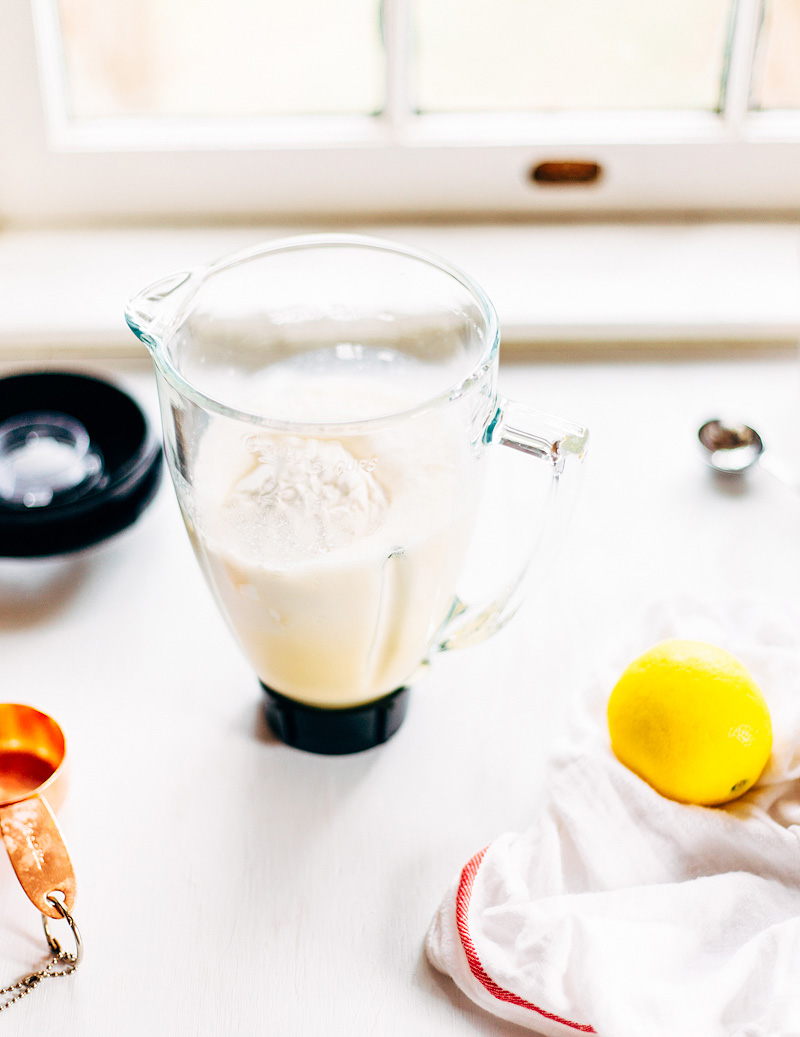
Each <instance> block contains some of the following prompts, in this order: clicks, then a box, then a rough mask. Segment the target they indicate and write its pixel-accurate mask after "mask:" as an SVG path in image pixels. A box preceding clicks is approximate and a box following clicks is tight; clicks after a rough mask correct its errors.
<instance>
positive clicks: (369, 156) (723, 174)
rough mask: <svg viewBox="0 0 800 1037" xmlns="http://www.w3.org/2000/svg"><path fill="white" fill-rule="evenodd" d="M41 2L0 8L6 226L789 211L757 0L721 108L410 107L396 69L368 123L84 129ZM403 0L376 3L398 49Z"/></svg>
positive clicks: (795, 125)
mask: <svg viewBox="0 0 800 1037" xmlns="http://www.w3.org/2000/svg"><path fill="white" fill-rule="evenodd" d="M48 3H50V0H3V4H2V6H0V134H1V135H2V136H0V139H2V141H3V144H2V145H1V146H0V219H2V220H3V221H4V222H5V223H6V225H9V226H25V225H51V226H58V225H64V224H68V223H70V222H72V223H74V222H82V223H95V224H98V223H100V224H103V223H109V222H112V223H120V222H131V221H143V220H148V219H150V220H152V219H158V220H162V219H178V220H184V221H185V220H191V219H201V220H202V219H205V220H207V219H238V218H248V219H252V218H254V217H255V218H265V219H274V218H279V219H284V218H296V217H302V218H320V217H331V216H337V217H339V218H341V217H345V218H350V219H352V218H368V219H371V218H374V217H377V216H381V217H389V218H396V217H407V216H409V215H415V216H419V215H420V214H422V215H427V214H435V215H436V216H439V217H441V216H445V217H447V216H450V217H456V218H457V217H459V216H463V215H464V214H469V216H470V217H471V218H475V216H476V215H478V216H481V215H485V216H488V217H492V216H503V217H505V218H531V217H537V216H540V215H545V216H564V215H568V216H573V217H574V216H576V215H585V216H593V215H597V214H603V215H607V214H627V215H631V214H643V213H646V214H648V215H650V216H652V215H653V214H659V213H663V214H674V213H687V212H692V213H698V212H699V213H706V214H709V213H710V214H748V215H749V214H753V213H763V214H775V213H781V214H793V213H797V212H798V211H800V113H797V112H751V111H749V110H748V93H749V69H750V67H751V64H752V62H753V56H754V48H755V41H756V36H757V29H758V24H759V18H760V15H761V0H737V11H736V19H735V31H734V34H733V42H732V49H731V57H730V61H729V67H728V74H727V83H726V91H725V93H726V103H725V110H724V112H723V113H720V114H717V113H712V112H663V113H636V112H634V113H592V114H585V113H579V112H574V113H567V114H558V113H556V114H546V115H545V114H538V115H502V116H500V115H463V116H455V115H452V116H451V115H426V116H411V117H409V115H408V114H407V113H406V111H405V108H404V102H403V89H404V87H403V84H402V82H401V81H400V79H399V77H397V76H392V77H391V78H390V80H389V83H388V104H387V110H386V112H385V114H384V115H383V116H382V117H379V118H372V117H364V118H357V117H347V118H338V117H325V118H320V119H315V118H288V117H287V118H283V119H274V118H273V119H269V120H260V121H257V120H248V121H237V122H235V123H220V122H214V121H205V122H204V121H202V120H200V121H197V120H195V121H193V122H191V123H189V122H186V123H180V122H177V121H174V122H171V121H163V120H162V121H160V122H156V121H148V120H138V121H136V120H130V121H128V120H126V121H125V122H122V121H121V120H120V121H117V122H116V123H113V122H108V123H105V124H104V123H102V122H98V123H96V124H93V125H91V126H89V125H86V126H82V127H80V126H79V127H76V126H73V125H70V123H69V121H68V120H67V118H66V115H65V112H64V111H63V108H62V107H60V105H61V103H62V102H61V101H60V100H59V99H60V98H61V97H62V95H63V92H62V91H61V90H60V84H59V82H58V77H59V72H58V61H57V53H56V49H55V48H56V41H54V39H53V38H52V33H51V32H50V30H49V23H48V19H47V17H46V8H47V5H48ZM407 3H408V0H394V2H392V0H387V4H386V12H387V15H386V22H385V31H386V37H387V46H388V47H389V48H390V50H391V51H392V53H393V55H394V57H395V58H396V59H402V55H403V49H404V47H405V46H406V34H405V32H404V31H403V26H404V25H405V24H406V23H405V18H406V12H407V8H406V4H407ZM40 54H42V55H44V56H45V59H46V60H45V61H44V62H42V63H40V62H39V60H38V58H39V55H40ZM399 63H400V62H398V61H396V62H395V63H394V64H395V66H397V65H399ZM40 64H41V69H40ZM559 159H561V160H564V159H566V160H570V159H574V160H584V161H593V162H598V163H599V164H600V166H601V168H602V170H603V172H602V175H601V177H600V179H599V180H598V182H597V183H594V184H589V185H578V186H576V185H570V186H553V185H542V184H536V183H533V182H532V181H531V180H530V177H529V173H530V171H531V170H532V168H534V167H535V166H536V165H537V164H538V163H540V162H542V161H548V160H559Z"/></svg>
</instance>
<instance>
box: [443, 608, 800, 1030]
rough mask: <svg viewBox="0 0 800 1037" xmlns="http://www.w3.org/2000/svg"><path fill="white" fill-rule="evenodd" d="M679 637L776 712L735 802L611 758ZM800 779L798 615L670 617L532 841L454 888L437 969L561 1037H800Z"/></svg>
mask: <svg viewBox="0 0 800 1037" xmlns="http://www.w3.org/2000/svg"><path fill="white" fill-rule="evenodd" d="M665 637H688V638H695V639H698V640H704V641H710V642H712V643H714V644H718V645H720V646H721V647H724V648H727V649H728V650H729V651H731V652H733V653H734V654H735V655H737V656H738V657H739V658H740V659H741V660H742V662H744V663H745V665H746V666H747V667H748V668H749V669H750V671H751V673H752V675H753V677H754V678H755V680H756V681H757V682H758V684H759V685H760V687H761V689H762V691H763V692H764V695H765V697H766V699H767V701H768V703H769V706H770V712H771V714H772V721H773V729H774V732H773V733H774V744H773V752H772V757H771V759H770V762H769V763H768V764H767V769H766V771H765V772H764V774H763V776H762V778H761V780H760V781H759V782H758V784H757V785H756V786H755V787H754V788H753V789H751V790H750V791H749V792H748V793H747V794H746V795H745V796H743V797H742V798H740V799H739V800H736V801H734V802H733V803H730V804H727V805H726V806H724V807H698V806H687V805H684V804H680V803H675V802H672V801H670V800H667V799H664V798H663V797H661V796H660V795H659V794H658V793H657V792H655V791H653V789H651V788H650V787H649V786H648V785H647V784H646V783H645V782H643V781H641V780H640V779H639V778H637V777H636V776H635V775H634V774H632V773H631V772H630V771H629V770H627V768H625V767H623V766H622V765H621V764H620V763H619V762H618V761H617V760H616V758H615V757H614V755H613V753H612V751H611V747H610V744H609V739H608V729H607V726H606V718H605V708H606V702H607V699H608V695H609V693H610V691H611V688H612V687H613V685H614V683H615V682H616V680H617V678H618V677H619V675H620V673H621V672H622V670H623V669H624V667H625V666H626V665H627V663H628V662H630V661H631V660H632V659H633V658H634V657H635V656H636V655H638V654H639V653H640V652H642V651H644V650H646V649H647V648H648V647H650V646H651V645H652V644H654V643H655V642H657V641H659V640H661V639H662V638H665ZM798 775H800V622H798V618H797V617H796V616H794V617H793V616H788V615H785V614H783V613H780V612H778V611H777V610H770V609H769V608H768V607H767V606H765V605H763V604H748V605H739V606H736V607H733V606H726V607H715V608H708V607H704V606H703V607H701V606H700V605H699V604H697V603H696V602H688V601H685V600H683V601H677V602H673V603H671V604H670V605H666V606H661V607H659V609H658V610H656V611H655V612H654V613H653V614H652V615H650V616H649V617H648V618H647V621H646V622H645V623H644V624H643V629H642V631H641V632H640V636H639V637H638V638H637V641H636V643H634V644H632V645H629V646H628V648H627V650H625V651H624V652H623V653H621V654H620V656H619V657H618V658H616V659H614V660H611V661H610V662H609V665H608V666H607V667H606V668H605V669H604V671H603V672H602V673H598V674H597V675H596V677H595V678H593V680H592V682H591V685H590V686H589V687H588V688H587V689H586V691H585V692H584V693H583V694H582V695H581V696H580V698H579V700H578V701H577V702H576V704H575V707H574V710H573V712H572V715H571V723H570V725H569V729H568V735H567V737H566V739H565V741H564V743H563V744H562V745H561V746H560V747H559V748H558V750H557V751H556V752H555V753H554V755H553V758H552V759H551V761H550V764H549V768H548V777H547V787H546V794H545V799H544V805H543V807H542V809H541V810H540V812H539V813H538V816H536V817H535V819H534V821H533V823H532V825H531V826H530V828H528V829H527V831H525V832H522V833H515V832H509V833H506V834H504V835H501V836H500V837H499V838H498V839H496V840H495V841H494V842H493V843H492V844H491V845H490V846H489V847H488V848H486V850H485V851H481V852H479V853H478V854H476V856H475V857H474V858H473V859H472V860H471V861H469V862H468V863H467V864H466V865H465V867H464V869H463V871H462V872H461V874H460V875H458V876H457V877H456V878H455V880H454V882H453V884H452V886H451V888H450V889H449V890H448V892H447V894H446V896H445V898H444V900H443V902H442V904H441V906H440V908H439V911H438V913H437V914H436V916H435V918H434V920H433V922H432V924H431V927H430V930H429V933H428V937H427V952H428V957H429V958H430V960H431V962H432V963H433V964H434V965H435V966H436V967H437V968H438V969H440V970H441V971H442V972H445V973H448V974H449V975H450V976H452V978H453V979H454V980H455V982H456V983H457V984H458V986H459V987H460V988H461V989H462V990H463V991H464V992H465V993H466V994H467V995H468V996H469V997H470V998H472V1000H473V1001H475V1002H476V1003H477V1004H478V1005H481V1006H482V1007H483V1008H485V1009H487V1010H488V1011H489V1012H492V1013H494V1014H495V1015H497V1016H500V1017H501V1018H503V1019H506V1020H508V1021H510V1022H513V1023H517V1024H518V1025H521V1026H525V1027H528V1028H530V1029H531V1030H534V1031H536V1032H537V1033H541V1034H546V1035H547V1037H551V1035H553V1037H555V1035H559V1037H560V1035H563V1034H572V1035H573V1037H574V1035H576V1034H581V1033H593V1032H594V1033H597V1034H599V1035H600V1037H791V1035H795V1037H798V1035H800V783H798V782H797V780H796V779H797V777H798ZM498 792H499V793H502V788H499V789H498Z"/></svg>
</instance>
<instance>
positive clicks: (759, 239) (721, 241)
mask: <svg viewBox="0 0 800 1037" xmlns="http://www.w3.org/2000/svg"><path fill="white" fill-rule="evenodd" d="M323 229H329V228H326V227H322V226H320V227H314V228H308V227H303V228H290V227H286V226H275V225H272V226H248V227H231V228H200V227H191V228H189V227H185V228H161V229H108V230H58V231H50V230H14V231H6V232H2V233H0V358H2V359H4V360H44V359H54V358H62V357H64V358H79V357H86V358H109V359H113V358H126V357H135V356H142V355H143V352H144V351H143V347H142V346H141V345H140V344H139V343H138V342H137V340H136V339H135V338H134V336H133V334H132V333H131V332H130V331H129V330H128V328H127V326H126V324H125V320H124V317H123V311H124V306H125V302H126V300H127V298H128V297H129V296H131V295H132V294H134V292H136V291H138V290H139V289H140V288H142V287H143V286H144V285H145V284H147V283H149V282H151V281H154V280H156V279H157V278H160V277H161V276H163V275H165V274H168V273H170V272H172V271H174V270H178V269H183V268H185V267H187V266H196V265H203V264H205V263H207V262H210V261H211V260H213V259H216V258H218V257H219V256H221V255H224V254H226V253H228V252H232V251H236V250H238V249H240V248H245V247H248V246H251V245H255V244H258V243H259V242H260V241H263V240H266V239H270V238H275V237H282V236H284V235H286V234H291V233H308V232H309V231H310V230H323ZM338 229H346V230H348V231H353V230H357V231H359V232H363V233H369V234H373V235H378V236H380V237H384V238H388V239H392V240H395V241H399V242H404V243H407V244H413V245H414V246H417V247H420V248H423V249H427V250H429V251H432V252H436V253H438V254H439V255H442V256H444V257H445V258H447V259H448V260H449V261H450V262H452V263H454V264H455V265H457V266H460V267H461V268H462V269H464V270H465V271H467V272H468V273H469V274H471V275H472V276H473V277H474V278H475V280H477V281H478V282H479V283H480V284H482V286H483V287H484V288H485V290H486V291H487V292H488V294H489V295H490V297H491V298H492V299H493V301H494V302H495V305H496V306H497V309H498V311H499V314H500V319H501V323H502V327H503V342H504V346H505V352H506V355H512V354H513V353H515V352H519V351H521V350H525V351H526V352H529V353H530V354H531V355H537V353H538V354H544V353H546V352H548V351H551V350H553V349H554V348H555V349H558V350H559V351H561V350H562V349H566V348H567V346H569V347H570V348H572V349H575V350H576V352H578V353H586V352H587V351H589V352H591V353H592V354H594V355H598V356H599V355H603V354H606V355H607V354H610V353H612V352H616V351H617V350H618V349H619V348H620V347H625V348H627V349H628V350H631V349H634V348H647V349H655V348H659V347H662V348H664V349H667V348H669V349H672V350H674V348H675V347H676V346H683V347H685V348H686V349H690V348H697V347H703V346H705V347H707V348H717V347H718V348H720V349H731V348H742V347H757V346H762V345H767V346H772V347H775V348H779V349H781V348H783V349H793V348H795V347H796V345H797V341H798V338H800V224H798V223H777V222H776V223H720V222H708V223H702V222H696V221H695V222H690V221H687V222H670V223H660V224H655V223H654V224H633V223H632V224H603V223H599V224H577V223H576V224H539V225H533V224H531V225H512V224H508V225H503V224H493V225H472V226H465V225H430V224H425V225H423V224H417V225H410V224H392V225H382V226H359V227H354V226H352V225H348V226H347V227H346V228H338Z"/></svg>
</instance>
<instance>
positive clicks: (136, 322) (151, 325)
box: [125, 270, 195, 350]
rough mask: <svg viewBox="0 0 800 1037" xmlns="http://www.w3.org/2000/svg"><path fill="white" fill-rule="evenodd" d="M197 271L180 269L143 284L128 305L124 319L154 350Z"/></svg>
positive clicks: (178, 308) (184, 297)
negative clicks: (148, 283) (144, 286)
mask: <svg viewBox="0 0 800 1037" xmlns="http://www.w3.org/2000/svg"><path fill="white" fill-rule="evenodd" d="M193 275H194V271H192V270H181V271H179V272H178V273H175V274H170V275H169V276H168V277H163V278H161V280H159V281H155V282H154V283H153V284H150V285H148V286H147V287H146V288H143V289H142V291H141V292H139V293H138V294H137V295H134V297H133V298H132V299H131V300H130V301H129V302H128V304H127V306H126V307H125V320H126V321H127V322H128V326H129V327H130V329H131V331H132V332H133V333H134V335H136V337H137V338H139V339H141V341H142V342H144V344H145V345H146V346H147V348H148V349H150V350H153V349H155V348H157V346H158V343H159V341H160V340H162V339H163V336H164V332H165V331H166V330H167V329H168V328H169V327H170V325H171V324H173V322H174V320H175V318H176V317H177V315H178V313H179V312H180V310H181V307H182V304H183V303H184V302H185V301H186V299H188V298H189V296H190V295H191V293H192V290H193V289H194V281H195V279H194V276H193Z"/></svg>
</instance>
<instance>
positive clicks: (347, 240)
mask: <svg viewBox="0 0 800 1037" xmlns="http://www.w3.org/2000/svg"><path fill="white" fill-rule="evenodd" d="M337 246H349V247H354V248H364V249H372V250H375V251H381V252H390V253H393V254H395V255H399V256H405V257H407V258H409V259H414V260H417V261H418V262H422V263H425V264H427V265H428V266H431V267H434V268H436V269H437V270H440V271H441V272H442V273H445V274H447V275H449V276H450V277H452V278H453V279H454V280H455V281H457V282H458V283H459V284H460V285H461V286H462V287H463V288H465V289H466V290H467V292H468V293H469V294H470V295H471V296H472V297H473V299H474V300H475V301H476V302H477V303H478V305H479V307H480V310H481V313H482V314H483V316H484V319H485V324H486V332H487V334H486V341H485V342H484V344H483V348H482V349H481V352H480V355H479V356H478V357H477V358H476V360H475V361H474V362H473V363H472V365H471V366H470V368H469V370H468V371H467V373H466V374H465V375H464V376H463V377H462V378H460V379H459V380H457V381H455V382H453V383H452V384H450V385H449V386H448V387H447V388H445V389H443V390H442V391H440V392H438V393H435V394H434V395H433V396H430V397H427V398H426V399H423V400H421V401H420V402H419V403H416V404H414V406H413V407H407V408H401V409H399V410H397V411H392V412H390V413H387V414H381V415H379V416H375V417H370V418H357V419H347V420H343V421H308V420H302V421H298V420H292V419H288V418H271V417H268V416H267V415H264V414H258V413H256V412H253V411H248V410H245V409H242V408H241V407H235V406H232V405H231V404H227V403H224V402H223V401H222V400H219V399H217V398H216V397H214V396H210V395H209V394H208V393H207V392H204V391H203V390H202V389H199V388H198V387H197V386H195V385H193V384H192V382H190V381H189V380H188V379H187V378H186V377H185V376H184V375H183V374H182V373H181V372H180V370H179V369H178V368H177V367H176V365H175V364H174V363H173V362H172V360H171V358H170V356H169V354H168V351H167V349H166V343H165V342H164V341H161V339H160V338H159V337H154V336H151V335H148V334H146V332H144V331H143V330H141V329H139V328H138V327H137V326H136V325H135V324H134V323H132V319H131V316H130V314H131V311H132V306H133V303H134V301H135V300H136V299H139V298H141V297H142V296H144V295H146V293H147V292H149V291H152V290H153V289H154V288H156V287H157V286H158V285H163V284H164V283H166V282H167V281H169V280H170V279H171V278H175V277H178V276H180V275H179V274H172V275H168V276H167V277H165V278H160V279H159V280H158V281H156V282H154V283H153V284H151V285H149V286H147V287H145V288H143V289H142V290H141V291H140V292H138V293H137V294H136V295H135V296H134V297H133V299H132V300H131V302H130V303H129V305H128V308H127V309H126V315H128V324H129V325H130V327H131V329H132V330H133V332H134V333H135V334H136V335H137V336H138V337H139V338H141V340H142V341H143V342H144V344H145V345H146V346H147V348H148V350H149V351H150V354H151V356H152V358H153V361H154V363H155V364H156V367H157V368H158V369H159V370H160V371H161V372H162V374H163V375H164V377H165V378H166V380H167V381H168V382H169V383H170V384H171V385H172V386H173V387H174V388H175V389H176V390H177V391H178V392H179V393H180V395H181V396H182V397H183V398H185V399H187V400H189V401H191V402H192V403H194V404H196V405H198V406H200V407H202V408H203V409H204V410H207V411H211V412H213V413H216V414H219V415H221V416H223V417H226V418H230V419H233V420H237V421H241V422H245V423H247V424H251V425H259V426H266V427H269V428H274V429H276V430H280V431H282V432H286V431H298V432H299V431H303V430H310V429H314V430H330V431H337V432H342V431H344V430H345V429H351V428H352V429H357V430H364V429H367V428H372V427H377V426H380V425H383V424H386V423H387V422H392V421H396V420H398V419H404V418H412V417H414V416H415V415H417V414H421V413H423V412H425V411H428V410H431V409H434V408H436V407H437V406H440V405H442V404H446V403H448V402H452V401H454V400H456V399H458V398H460V397H461V396H463V395H464V394H465V393H466V392H467V391H468V390H469V389H470V387H471V386H473V385H474V384H476V383H479V382H480V380H481V377H482V375H483V373H484V372H485V371H486V370H488V368H489V366H490V365H491V363H492V361H493V360H494V358H495V356H496V355H497V352H498V349H499V345H500V326H499V320H498V317H497V311H496V310H495V307H494V304H493V303H492V301H491V300H490V298H489V296H488V295H487V294H486V292H485V291H484V289H483V288H481V286H480V285H479V284H478V283H477V282H476V281H475V280H473V278H471V277H470V276H469V275H468V274H466V273H464V271H463V270H461V269H460V268H459V267H457V266H456V265H455V264H453V263H450V262H449V261H448V260H446V259H443V258H442V257H441V256H438V255H436V254H435V253H432V252H428V251H426V250H424V249H419V248H416V247H414V246H409V245H403V244H400V243H398V242H393V241H389V240H385V239H383V238H379V237H373V236H371V235H364V234H350V233H333V232H331V233H318V234H297V235H290V236H288V237H281V238H276V239H274V240H273V241H268V242H262V243H261V244H259V245H254V246H251V247H249V248H245V249H240V250H237V251H235V252H231V253H228V254H227V255H224V256H221V257H220V258H218V259H216V260H214V261H212V262H211V263H209V264H207V265H205V266H198V267H194V268H192V269H189V270H184V271H182V273H183V274H184V275H185V279H184V281H182V282H180V284H181V285H184V284H187V283H189V282H190V281H192V282H194V285H195V287H194V289H193V290H192V291H191V292H190V293H188V294H187V295H186V296H185V297H184V298H183V299H182V301H181V305H180V306H179V307H178V309H177V310H176V312H175V313H174V314H173V317H172V319H171V320H170V322H169V324H168V325H167V326H166V327H165V329H164V330H165V331H167V330H170V331H171V332H172V333H174V331H175V329H176V328H177V327H178V326H180V324H181V323H182V322H183V320H184V319H185V318H186V316H187V314H188V312H189V307H190V304H191V303H192V302H193V301H194V300H195V299H196V297H197V293H198V291H199V290H200V287H201V285H202V284H203V283H204V282H205V281H207V280H208V279H209V278H210V277H211V276H213V275H214V274H217V273H220V272H221V271H223V270H230V269H232V268H234V267H236V266H238V265H240V264H242V263H247V262H249V261H250V260H253V259H256V258H259V257H261V256H265V255H269V254H271V253H276V252H290V251H299V250H301V249H306V248H320V247H321V248H326V247H337Z"/></svg>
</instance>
